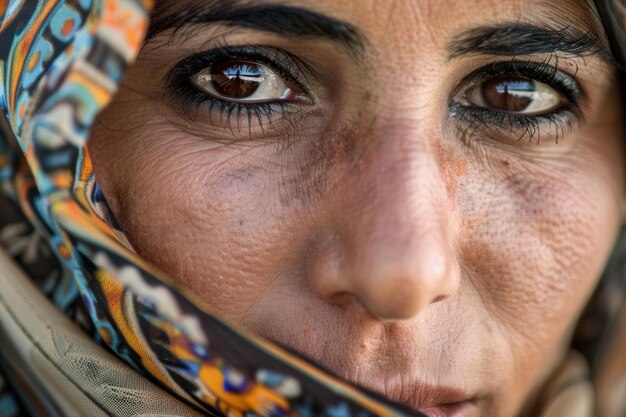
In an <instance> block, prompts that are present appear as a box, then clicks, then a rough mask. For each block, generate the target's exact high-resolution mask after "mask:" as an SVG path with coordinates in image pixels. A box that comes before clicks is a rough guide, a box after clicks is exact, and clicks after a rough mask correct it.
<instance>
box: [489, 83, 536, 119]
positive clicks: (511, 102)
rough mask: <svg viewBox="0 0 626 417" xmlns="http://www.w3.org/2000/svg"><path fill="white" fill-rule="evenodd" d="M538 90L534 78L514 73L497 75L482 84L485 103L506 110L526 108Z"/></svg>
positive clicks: (512, 110)
mask: <svg viewBox="0 0 626 417" xmlns="http://www.w3.org/2000/svg"><path fill="white" fill-rule="evenodd" d="M536 91H537V90H536V87H535V83H534V82H533V80H530V79H528V78H524V77H519V76H514V75H505V76H501V77H495V78H492V79H490V80H488V81H485V82H484V83H483V84H482V85H481V94H482V96H483V100H484V102H485V104H486V105H487V106H489V107H491V108H493V109H495V110H500V111H505V112H519V111H523V110H526V109H527V108H528V106H530V104H531V103H532V102H533V100H534V96H535V92H536Z"/></svg>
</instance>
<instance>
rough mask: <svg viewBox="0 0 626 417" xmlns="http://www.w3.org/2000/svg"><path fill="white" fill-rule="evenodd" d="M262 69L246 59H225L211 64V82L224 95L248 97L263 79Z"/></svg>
mask: <svg viewBox="0 0 626 417" xmlns="http://www.w3.org/2000/svg"><path fill="white" fill-rule="evenodd" d="M264 78H265V77H264V71H263V69H262V68H261V67H260V66H259V65H257V64H255V63H253V62H247V61H225V62H221V63H219V64H216V65H213V66H211V84H212V85H213V88H215V91H217V92H218V93H219V94H221V95H223V96H224V97H229V98H236V99H242V98H247V97H250V96H251V95H252V94H254V93H255V92H256V91H257V90H258V89H259V86H260V85H261V83H262V82H263V81H264Z"/></svg>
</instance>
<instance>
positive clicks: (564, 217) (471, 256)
mask: <svg viewBox="0 0 626 417" xmlns="http://www.w3.org/2000/svg"><path fill="white" fill-rule="evenodd" d="M457 195H458V196H460V197H459V199H458V204H459V206H460V207H459V209H460V210H461V211H462V212H463V216H462V217H463V218H464V220H463V222H465V224H464V225H461V227H460V228H459V230H460V239H459V241H460V242H461V252H462V257H463V259H464V263H465V265H466V266H467V271H468V278H469V280H470V281H471V282H472V285H473V286H474V287H476V290H477V292H479V293H480V295H481V299H482V300H483V302H484V303H485V304H488V305H486V306H485V308H486V309H487V310H488V311H490V314H492V315H493V316H494V318H495V319H496V320H498V321H500V322H501V323H502V324H504V325H506V327H508V328H515V329H517V331H519V332H521V333H524V334H527V336H528V339H529V340H531V341H532V342H531V343H534V344H540V343H542V341H545V340H548V339H551V340H554V339H556V338H558V336H559V335H562V334H563V332H565V330H566V328H567V326H568V325H569V324H570V322H571V320H573V319H574V317H575V316H576V314H577V313H578V312H579V310H580V308H581V307H582V305H583V304H584V301H585V300H586V297H587V296H588V295H589V294H590V292H591V291H592V289H593V286H594V284H595V282H596V279H597V277H598V276H599V273H600V272H601V269H602V265H603V263H604V261H605V259H606V256H607V255H608V251H609V246H610V243H611V241H612V237H613V235H614V232H615V230H616V228H617V222H616V220H615V219H616V218H617V216H616V214H615V212H616V211H617V207H616V205H615V203H614V202H611V201H610V200H611V199H610V197H607V195H609V196H610V195H611V193H610V190H609V188H608V187H605V186H603V185H601V184H593V183H591V181H589V180H586V179H584V178H580V177H577V179H576V178H573V179H567V178H566V177H565V176H562V177H561V178H559V179H550V178H548V177H547V176H546V175H543V174H517V175H510V176H508V177H506V178H502V177H498V176H497V175H494V174H493V173H490V175H489V173H484V174H483V175H482V176H481V175H478V174H476V175H475V176H473V177H472V176H470V177H469V178H466V179H465V180H464V181H463V184H462V185H459V189H458V193H457ZM607 207H609V211H608V212H607V211H606V208H607ZM601 208H604V209H601ZM468 222H469V223H470V225H469V226H468Z"/></svg>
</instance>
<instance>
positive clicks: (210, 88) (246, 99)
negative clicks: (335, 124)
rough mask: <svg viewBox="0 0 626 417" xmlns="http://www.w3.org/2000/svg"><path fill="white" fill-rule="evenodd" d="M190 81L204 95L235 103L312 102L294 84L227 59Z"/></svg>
mask: <svg viewBox="0 0 626 417" xmlns="http://www.w3.org/2000/svg"><path fill="white" fill-rule="evenodd" d="M190 81H191V82H192V84H193V85H194V86H195V87H196V88H197V89H198V90H200V91H201V92H203V93H205V94H207V95H209V96H212V97H215V98H218V99H220V100H223V101H229V102H234V103H268V102H274V101H298V102H306V103H308V102H309V101H310V99H309V97H308V96H307V94H306V93H304V92H303V91H300V90H299V89H298V86H297V85H295V83H293V82H290V81H287V80H285V79H284V78H283V77H282V76H281V75H279V74H278V73H277V72H275V71H273V70H272V69H271V68H269V67H268V66H266V65H263V64H260V63H257V62H253V61H246V60H237V59H226V60H223V61H220V62H217V63H215V64H213V65H211V66H209V67H206V68H203V69H202V70H200V71H198V72H197V73H195V74H194V75H192V76H191V77H190Z"/></svg>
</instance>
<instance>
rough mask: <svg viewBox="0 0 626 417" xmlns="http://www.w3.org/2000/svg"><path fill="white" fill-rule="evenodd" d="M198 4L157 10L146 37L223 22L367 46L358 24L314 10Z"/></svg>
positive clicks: (219, 0)
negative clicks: (187, 26) (193, 25)
mask: <svg viewBox="0 0 626 417" xmlns="http://www.w3.org/2000/svg"><path fill="white" fill-rule="evenodd" d="M199 3H202V4H199V5H190V6H189V7H185V8H183V9H180V10H176V11H173V12H170V13H168V11H167V10H166V11H159V10H156V11H155V13H153V16H152V22H151V25H150V28H149V30H148V34H147V38H146V39H148V40H149V39H150V38H152V37H153V36H155V35H156V34H158V33H160V32H162V31H164V30H167V29H172V28H173V29H178V28H180V27H182V26H185V25H188V24H197V23H204V24H211V23H220V24H222V25H225V26H230V27H240V28H246V29H256V30H261V31H265V32H271V33H276V34H279V35H283V36H296V37H301V38H320V39H326V40H330V41H333V42H337V43H339V44H341V45H343V46H345V47H347V48H349V49H351V50H354V51H358V52H360V51H362V50H363V49H364V45H365V38H364V37H363V35H362V34H361V33H360V32H359V31H358V30H357V29H356V28H355V27H353V26H352V25H350V24H349V23H347V22H344V21H341V20H337V19H335V18H332V17H329V16H326V15H323V14H321V13H318V12H315V11H312V10H308V9H304V8H300V7H293V6H284V5H273V4H267V5H246V4H243V3H241V2H239V1H236V0H213V1H207V2H199Z"/></svg>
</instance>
